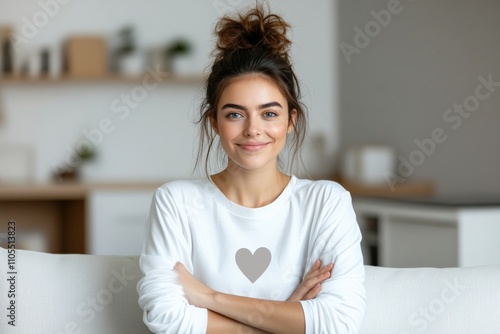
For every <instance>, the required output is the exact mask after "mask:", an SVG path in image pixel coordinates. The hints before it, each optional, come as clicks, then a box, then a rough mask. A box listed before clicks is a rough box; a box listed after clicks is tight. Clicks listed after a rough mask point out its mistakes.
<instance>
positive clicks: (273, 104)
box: [221, 101, 283, 111]
mask: <svg viewBox="0 0 500 334" xmlns="http://www.w3.org/2000/svg"><path fill="white" fill-rule="evenodd" d="M270 107H279V108H281V109H283V106H282V105H281V104H279V103H278V102H276V101H273V102H268V103H264V104H261V105H259V106H258V109H266V108H270ZM227 108H232V109H238V110H243V111H247V108H246V107H244V106H241V105H239V104H234V103H226V104H225V105H224V106H223V107H222V108H221V110H224V109H227Z"/></svg>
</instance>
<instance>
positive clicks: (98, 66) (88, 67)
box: [65, 36, 108, 78]
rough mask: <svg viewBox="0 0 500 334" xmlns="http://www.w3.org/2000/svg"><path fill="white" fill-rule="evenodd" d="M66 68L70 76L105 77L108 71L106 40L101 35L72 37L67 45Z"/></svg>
mask: <svg viewBox="0 0 500 334" xmlns="http://www.w3.org/2000/svg"><path fill="white" fill-rule="evenodd" d="M65 51H66V55H65V69H66V74H67V75H68V76H70V77H77V78H88V77H103V76H105V75H106V74H107V73H108V62H107V50H106V41H105V40H104V38H102V37H99V36H78V37H71V38H69V39H68V40H67V41H66V45H65Z"/></svg>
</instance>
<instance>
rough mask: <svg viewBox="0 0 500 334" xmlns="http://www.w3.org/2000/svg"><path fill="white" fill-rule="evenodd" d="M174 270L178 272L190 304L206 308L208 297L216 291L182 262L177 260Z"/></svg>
mask: <svg viewBox="0 0 500 334" xmlns="http://www.w3.org/2000/svg"><path fill="white" fill-rule="evenodd" d="M174 270H175V271H176V272H177V278H178V280H179V283H180V284H181V285H182V288H183V290H184V295H185V296H186V298H187V300H188V302H189V304H191V305H194V306H197V307H201V308H206V305H207V301H208V299H209V298H210V297H211V296H212V295H213V294H214V293H215V291H214V290H213V289H210V288H209V287H208V286H206V285H205V284H203V283H202V282H200V281H199V280H198V279H197V278H196V277H194V276H193V275H192V274H191V273H190V272H189V271H188V270H187V269H186V267H184V265H183V264H182V263H180V262H177V263H176V264H175V267H174Z"/></svg>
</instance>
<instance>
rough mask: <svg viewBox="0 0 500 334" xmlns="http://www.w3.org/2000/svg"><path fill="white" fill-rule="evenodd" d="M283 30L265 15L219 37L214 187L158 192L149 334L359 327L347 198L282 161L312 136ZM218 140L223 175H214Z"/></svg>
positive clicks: (146, 298)
mask: <svg viewBox="0 0 500 334" xmlns="http://www.w3.org/2000/svg"><path fill="white" fill-rule="evenodd" d="M287 28H288V24H287V23H286V22H285V21H284V20H283V19H282V18H281V17H279V16H277V15H274V14H266V13H265V11H264V10H263V9H262V8H261V7H257V8H256V9H253V10H251V11H249V12H248V13H245V14H244V15H239V16H238V17H237V18H235V19H231V18H228V17H225V18H223V19H221V21H220V22H219V23H218V25H217V27H216V33H217V35H218V43H217V50H216V53H215V60H214V63H213V65H212V68H211V73H210V76H209V78H208V80H207V85H206V97H205V101H204V103H203V105H202V108H201V117H200V123H201V133H202V136H201V137H200V138H201V145H200V150H201V151H200V153H199V155H198V161H200V157H202V153H201V152H202V151H206V156H205V168H206V172H207V177H206V178H202V179H197V180H179V181H173V182H169V183H167V184H165V185H163V186H162V187H160V188H159V189H158V190H157V192H156V195H155V197H154V199H153V203H152V206H151V210H150V215H149V218H148V229H147V237H146V241H145V244H144V248H143V252H142V255H141V269H142V271H143V274H144V277H143V278H142V279H141V281H140V282H139V284H138V291H139V295H140V298H139V303H140V305H141V307H142V308H143V309H144V321H145V323H146V324H147V325H148V327H149V328H150V329H151V330H152V331H153V332H156V333H329V334H332V333H354V332H357V330H358V329H359V327H360V324H361V321H362V318H363V315H364V308H365V301H364V300H365V290H364V287H363V280H364V267H363V259H362V255H361V250H360V240H361V235H360V232H359V228H358V225H357V223H356V219H355V215H354V212H353V209H352V205H351V198H350V195H349V193H348V192H346V191H345V190H344V189H343V188H342V187H341V186H339V185H338V184H336V183H334V182H332V181H310V180H302V179H298V178H296V177H295V176H294V175H287V174H285V173H283V172H282V171H281V170H280V168H279V165H280V164H279V159H278V156H279V155H280V153H281V152H282V151H283V150H284V148H285V146H288V145H289V146H290V147H291V148H292V154H291V156H292V157H294V156H295V154H296V153H297V152H298V149H299V148H300V144H301V143H302V139H303V138H304V129H305V114H304V110H303V108H302V106H301V104H300V102H299V87H298V83H297V79H296V77H295V75H294V73H293V70H292V66H291V62H290V60H289V57H288V48H289V46H290V41H289V40H288V39H287V38H286V30H287ZM216 138H218V140H219V141H220V146H221V147H222V149H223V151H224V153H225V155H226V156H227V165H226V166H225V168H224V169H223V170H222V171H221V172H219V173H217V174H215V175H211V176H210V175H208V167H207V166H208V159H209V154H210V152H211V151H213V150H214V149H215V148H214V146H215V145H216V144H214V142H215V139H216ZM287 142H288V144H287ZM207 145H208V148H207V149H206V150H204V148H205V147H206V146H207ZM198 161H197V162H198ZM333 267H335V268H333Z"/></svg>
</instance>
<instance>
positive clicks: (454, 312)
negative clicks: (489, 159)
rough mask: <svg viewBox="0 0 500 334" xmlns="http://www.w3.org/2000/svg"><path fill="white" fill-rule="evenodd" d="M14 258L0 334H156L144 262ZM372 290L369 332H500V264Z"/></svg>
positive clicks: (6, 271) (388, 278)
mask: <svg viewBox="0 0 500 334" xmlns="http://www.w3.org/2000/svg"><path fill="white" fill-rule="evenodd" d="M8 260H9V254H8V252H7V250H6V249H0V268H1V269H0V293H1V296H0V310H1V314H0V315H1V316H0V319H1V320H0V333H2V334H3V333H6V334H8V333H22V334H76V333H82V334H87V333H88V334H100V333H102V334H113V333H116V334H128V333H130V334H141V333H149V330H148V329H147V328H146V327H145V326H144V324H143V322H142V311H141V309H140V308H139V306H138V304H137V298H138V296H137V291H136V284H137V281H138V279H139V278H140V270H139V265H138V258H137V257H123V256H96V255H54V254H46V253H37V252H31V251H22V250H17V251H16V253H15V258H14V257H13V256H12V255H11V264H13V265H14V267H12V268H9V267H8V265H9V262H8ZM14 261H15V262H14ZM11 272H13V274H11ZM11 283H13V284H12V285H11ZM366 288H367V297H368V299H367V300H368V302H367V310H366V317H365V321H364V323H363V326H362V330H361V333H381V334H391V333H396V334H404V333H405V334H406V333H439V334H443V333H454V334H456V333H474V334H476V333H477V334H488V333H496V334H498V333H500V266H483V267H472V268H447V269H432V268H417V269H390V268H380V267H369V266H367V267H366ZM12 294H15V297H14V296H13V295H12ZM11 303H13V304H11ZM11 305H14V306H13V307H15V311H14V310H13V307H12V306H11ZM9 308H10V309H11V310H9ZM14 316H15V317H14ZM13 320H15V326H12V325H10V324H9V322H10V321H13ZM182 334H184V333H182Z"/></svg>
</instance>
